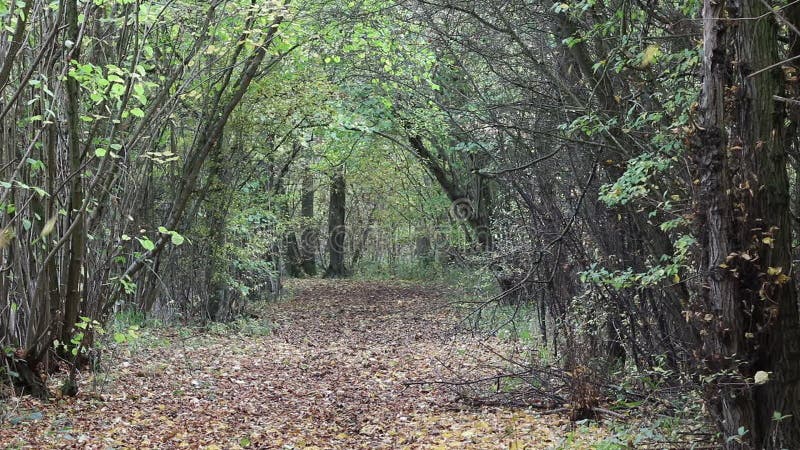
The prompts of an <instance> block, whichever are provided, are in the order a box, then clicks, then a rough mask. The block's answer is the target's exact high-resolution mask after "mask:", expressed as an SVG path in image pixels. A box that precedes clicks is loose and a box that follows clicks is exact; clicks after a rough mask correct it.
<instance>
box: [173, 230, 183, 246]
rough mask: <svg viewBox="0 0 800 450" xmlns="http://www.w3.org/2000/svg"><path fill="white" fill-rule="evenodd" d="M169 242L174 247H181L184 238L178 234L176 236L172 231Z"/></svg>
mask: <svg viewBox="0 0 800 450" xmlns="http://www.w3.org/2000/svg"><path fill="white" fill-rule="evenodd" d="M170 240H171V241H172V243H173V244H174V245H181V244H183V243H184V242H185V241H186V238H184V237H183V236H181V235H180V234H178V233H176V232H175V231H173V232H172V236H171V237H170Z"/></svg>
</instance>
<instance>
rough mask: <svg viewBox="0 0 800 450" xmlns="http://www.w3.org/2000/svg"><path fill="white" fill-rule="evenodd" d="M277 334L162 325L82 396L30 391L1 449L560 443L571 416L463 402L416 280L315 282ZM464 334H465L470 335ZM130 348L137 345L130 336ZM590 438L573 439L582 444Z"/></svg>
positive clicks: (430, 302) (433, 304)
mask: <svg viewBox="0 0 800 450" xmlns="http://www.w3.org/2000/svg"><path fill="white" fill-rule="evenodd" d="M269 315H270V317H271V318H272V320H273V321H274V324H275V327H274V329H273V331H272V332H271V333H270V334H268V335H267V336H258V337H253V336H245V335H241V334H237V335H219V334H217V335H215V334H209V333H206V334H197V333H194V334H190V333H188V332H186V331H185V330H184V331H183V332H180V330H166V331H163V330H162V331H154V332H152V333H155V334H156V335H157V336H158V339H157V340H156V342H160V343H161V345H160V346H157V347H155V348H147V349H139V350H137V351H133V352H129V353H130V354H128V355H127V356H125V357H121V358H118V360H115V361H114V366H113V367H112V368H111V369H110V372H109V373H110V374H111V375H113V377H114V380H113V381H111V382H109V383H106V384H104V385H101V386H100V388H98V389H99V390H98V389H93V388H92V383H91V380H90V379H89V378H90V377H91V376H90V375H87V376H86V379H84V380H83V383H84V386H83V388H82V391H81V393H80V394H79V396H78V397H77V398H70V399H62V400H59V401H58V404H55V405H41V404H38V403H36V402H35V401H33V400H31V399H29V398H24V399H21V400H17V403H15V402H13V401H12V406H13V407H14V408H15V409H14V411H12V412H11V413H10V414H9V415H10V417H11V418H12V422H16V423H13V424H12V423H9V422H6V423H4V424H3V425H2V429H0V444H2V446H3V447H4V448H36V449H39V448H98V449H111V448H113V449H121V448H137V449H138V448H207V449H214V448H220V449H229V448H270V449H271V448H275V449H301V448H306V449H314V448H325V449H395V448H398V449H399V448H420V449H422V448H426V449H428V448H429V449H446V448H476V449H482V448H487V449H488V448H496V449H509V448H512V449H522V448H551V447H553V446H555V445H556V444H557V443H559V442H561V441H562V440H563V439H562V438H563V436H564V435H565V434H566V432H567V431H566V430H567V429H568V428H569V427H570V424H568V422H567V421H566V420H564V419H562V418H559V417H556V416H552V415H551V416H544V417H539V416H537V415H536V414H535V413H533V412H526V411H523V410H510V409H503V408H483V409H476V410H469V409H464V408H462V406H461V405H460V404H459V403H458V402H456V401H454V398H453V396H452V394H451V393H449V392H448V391H446V390H440V389H433V388H430V387H426V386H418V385H413V386H408V385H406V384H404V383H405V382H408V381H409V380H416V379H435V378H436V377H439V376H441V375H442V374H441V373H439V370H441V369H440V368H439V367H440V366H439V365H438V364H437V360H443V359H445V358H448V357H452V355H457V354H458V353H459V352H458V351H453V349H452V347H451V346H448V345H447V343H446V342H447V341H446V340H445V339H444V335H445V334H446V332H448V331H449V330H450V329H451V325H452V324H453V321H454V319H453V317H452V315H451V314H450V313H448V311H447V309H446V308H445V301H444V299H443V295H442V294H441V293H439V292H432V291H430V290H428V289H424V288H421V287H418V286H413V285H404V284H399V283H394V284H389V283H368V282H354V281H335V282H329V281H311V282H304V283H302V284H300V285H298V286H297V293H296V295H295V296H294V298H293V299H292V300H291V301H288V302H284V303H280V304H277V305H276V306H275V307H274V310H273V311H270V312H269ZM462 344H464V342H463V341H462ZM133 345H134V346H135V345H136V344H133ZM579 447H580V445H577V444H576V448H579Z"/></svg>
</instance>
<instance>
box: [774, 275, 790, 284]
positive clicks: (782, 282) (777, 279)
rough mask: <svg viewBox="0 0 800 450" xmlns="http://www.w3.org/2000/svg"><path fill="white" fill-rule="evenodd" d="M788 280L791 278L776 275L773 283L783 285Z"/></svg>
mask: <svg viewBox="0 0 800 450" xmlns="http://www.w3.org/2000/svg"><path fill="white" fill-rule="evenodd" d="M789 280H791V278H789V276H788V275H786V274H780V275H778V278H776V279H775V283H777V284H784V283H786V282H787V281H789Z"/></svg>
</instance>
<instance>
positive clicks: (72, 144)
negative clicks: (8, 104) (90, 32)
mask: <svg viewBox="0 0 800 450" xmlns="http://www.w3.org/2000/svg"><path fill="white" fill-rule="evenodd" d="M65 17H66V23H67V35H68V36H69V38H70V39H72V41H73V42H74V43H75V44H74V48H73V49H72V51H71V54H70V59H72V60H75V59H77V58H78V56H79V49H80V44H79V29H78V4H77V0H70V1H68V2H66V9H65ZM65 85H66V88H65V89H66V97H67V98H66V101H67V127H68V129H67V134H68V136H67V142H68V151H69V160H70V170H71V171H72V173H73V174H74V176H73V178H72V182H71V185H70V210H71V211H70V218H71V220H72V221H75V222H77V224H78V225H77V227H76V229H75V231H73V232H72V235H71V237H70V248H69V266H68V269H67V287H66V298H65V302H64V320H63V322H62V324H61V326H62V328H61V342H69V341H70V340H71V338H72V329H73V327H74V326H75V323H76V322H77V321H78V312H79V310H80V303H81V298H82V291H83V287H82V284H83V283H82V272H83V257H84V247H85V245H86V227H85V226H84V223H83V222H84V220H85V217H84V214H83V208H82V206H83V201H84V199H83V179H82V177H81V165H82V158H81V148H80V135H79V133H80V118H79V115H80V86H79V85H78V80H76V79H75V78H72V77H70V76H67V79H66V81H65Z"/></svg>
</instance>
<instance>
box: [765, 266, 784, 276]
mask: <svg viewBox="0 0 800 450" xmlns="http://www.w3.org/2000/svg"><path fill="white" fill-rule="evenodd" d="M781 272H783V267H768V268H767V275H772V276H775V275H779V274H780V273H781Z"/></svg>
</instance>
